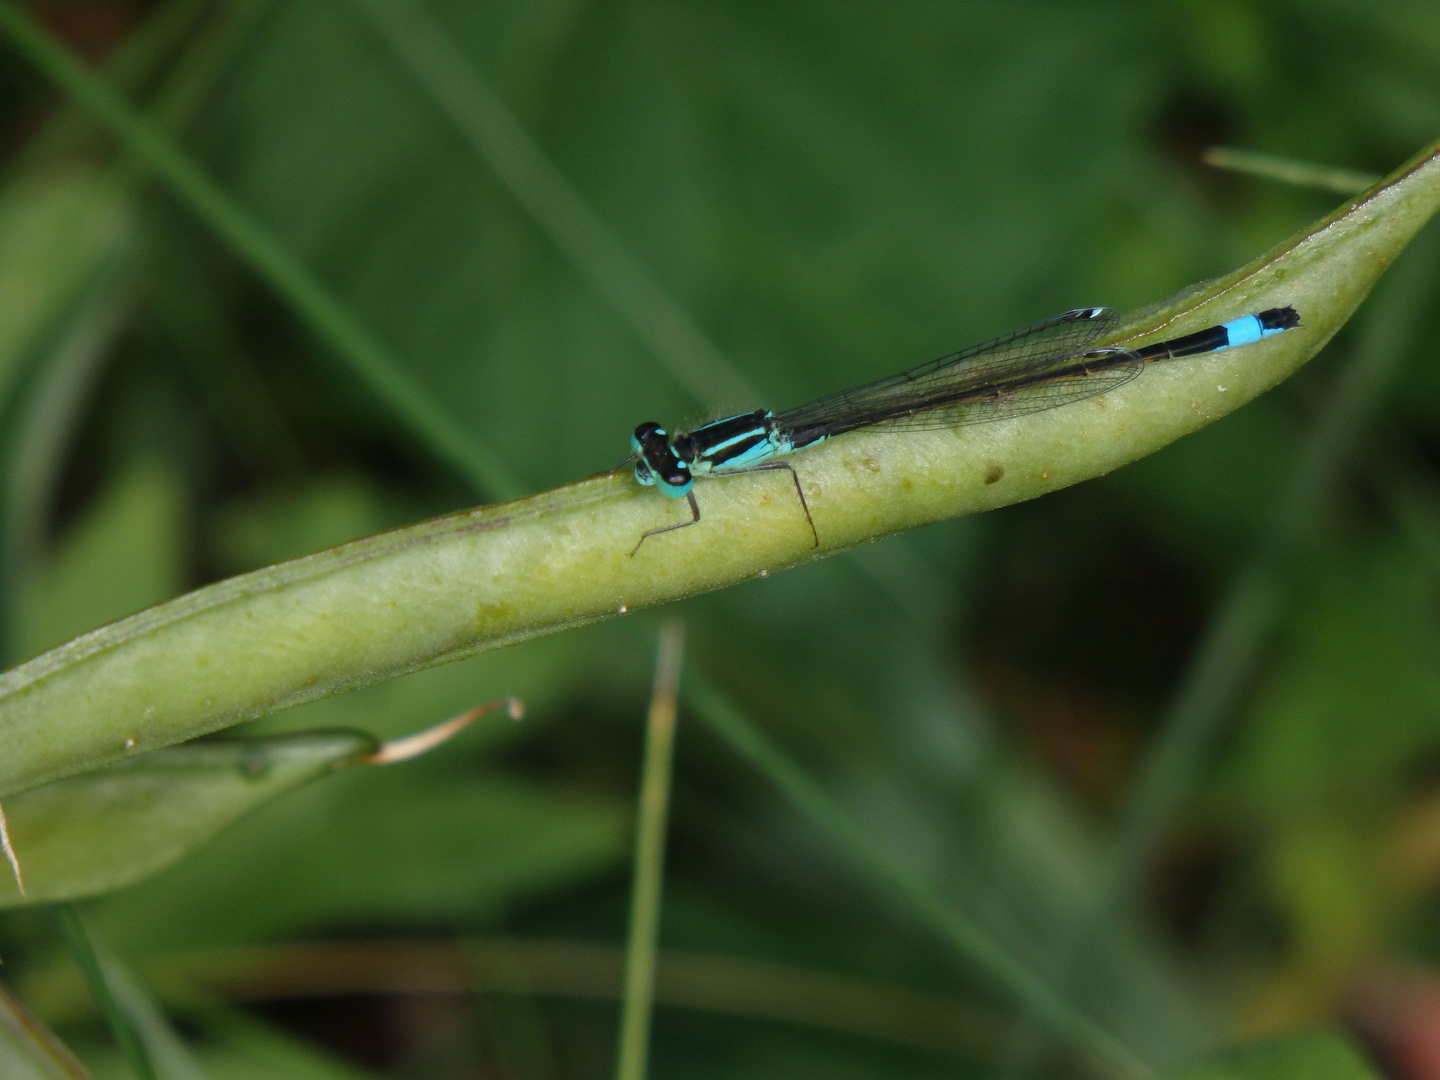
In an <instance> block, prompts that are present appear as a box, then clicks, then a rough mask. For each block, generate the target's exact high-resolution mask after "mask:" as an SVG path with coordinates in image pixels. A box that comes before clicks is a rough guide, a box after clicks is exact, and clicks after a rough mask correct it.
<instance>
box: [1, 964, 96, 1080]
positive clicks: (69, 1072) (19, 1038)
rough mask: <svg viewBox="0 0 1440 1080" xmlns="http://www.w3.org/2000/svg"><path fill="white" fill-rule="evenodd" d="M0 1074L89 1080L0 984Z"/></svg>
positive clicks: (25, 1079)
mask: <svg viewBox="0 0 1440 1080" xmlns="http://www.w3.org/2000/svg"><path fill="white" fill-rule="evenodd" d="M0 1075H3V1076H4V1077H5V1080H90V1074H89V1073H88V1072H86V1071H85V1069H84V1067H83V1066H82V1065H81V1064H80V1063H79V1062H78V1061H76V1060H75V1058H74V1056H73V1055H72V1054H71V1053H70V1051H69V1050H68V1049H66V1048H65V1045H64V1044H63V1043H62V1042H61V1041H60V1040H59V1039H57V1038H56V1037H55V1036H54V1035H53V1034H52V1033H51V1032H50V1030H49V1029H48V1028H47V1027H46V1026H45V1025H44V1024H42V1023H41V1022H40V1021H39V1020H37V1019H36V1018H35V1017H34V1016H32V1015H30V1013H29V1011H28V1010H27V1009H26V1008H25V1006H23V1005H21V1004H20V1002H19V1001H17V1000H16V999H15V997H14V996H13V995H11V993H10V991H9V990H7V989H6V988H5V986H4V985H3V984H0Z"/></svg>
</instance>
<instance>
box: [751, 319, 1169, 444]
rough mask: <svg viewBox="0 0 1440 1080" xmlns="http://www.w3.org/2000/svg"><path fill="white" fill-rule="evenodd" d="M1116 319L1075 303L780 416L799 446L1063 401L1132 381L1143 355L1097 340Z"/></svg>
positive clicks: (979, 419) (999, 415)
mask: <svg viewBox="0 0 1440 1080" xmlns="http://www.w3.org/2000/svg"><path fill="white" fill-rule="evenodd" d="M1118 321H1119V316H1118V315H1117V313H1116V312H1115V311H1113V310H1112V309H1110V308H1079V309H1076V310H1075V311H1067V312H1065V313H1064V314H1062V315H1056V316H1055V317H1054V318H1050V319H1045V320H1044V321H1043V322H1038V323H1035V324H1034V325H1033V326H1027V327H1025V328H1023V329H1021V330H1016V331H1014V332H1013V333H1010V334H1006V335H1005V336H1004V337H999V338H996V339H995V340H994V341H987V342H985V343H983V344H981V345H976V346H974V347H973V348H970V349H966V350H965V351H964V352H959V353H953V354H951V355H949V356H942V357H940V358H939V359H938V360H932V361H930V363H928V364H922V365H920V366H919V367H916V368H911V369H910V370H909V371H902V372H901V373H900V374H898V375H891V376H889V377H888V378H884V379H880V380H878V381H876V382H873V383H869V384H867V385H865V386H858V387H855V388H853V389H850V390H842V391H840V392H839V393H836V394H829V395H827V396H825V397H823V398H819V399H818V400H816V401H812V402H809V403H808V404H805V405H801V406H799V407H798V408H795V409H791V410H789V411H787V412H783V413H778V414H776V416H775V422H776V425H777V427H778V428H779V429H780V430H781V431H784V432H786V433H787V434H789V435H790V436H791V437H792V438H793V439H794V440H795V445H796V446H804V445H807V444H809V443H811V442H813V441H815V440H816V439H819V438H823V437H825V436H828V435H838V434H840V433H842V432H845V431H853V430H854V429H856V428H860V427H871V426H877V425H884V426H888V427H903V428H908V429H911V430H914V429H917V428H947V427H955V426H957V425H960V424H977V423H984V422H986V421H990V420H1001V419H1004V418H1006V417H1011V416H1020V415H1023V414H1025V413H1032V412H1041V411H1044V410H1046V409H1053V408H1057V407H1058V406H1061V405H1065V404H1068V403H1070V402H1072V401H1081V400H1083V399H1085V398H1088V397H1094V396H1096V395H1097V394H1103V393H1106V392H1107V391H1110V390H1113V389H1115V388H1116V387H1118V386H1122V385H1124V384H1125V383H1127V382H1129V381H1130V380H1131V379H1133V378H1134V377H1135V376H1136V375H1138V374H1139V373H1140V371H1141V369H1142V368H1143V367H1144V361H1143V360H1142V359H1141V358H1140V357H1139V356H1138V355H1136V354H1135V353H1132V352H1130V351H1128V350H1125V349H1114V348H1094V349H1092V348H1091V346H1093V344H1094V343H1095V342H1096V341H1099V340H1100V339H1102V338H1103V337H1104V336H1105V335H1106V334H1107V333H1109V332H1110V331H1111V330H1112V329H1113V328H1114V327H1115V325H1116V323H1117V322H1118Z"/></svg>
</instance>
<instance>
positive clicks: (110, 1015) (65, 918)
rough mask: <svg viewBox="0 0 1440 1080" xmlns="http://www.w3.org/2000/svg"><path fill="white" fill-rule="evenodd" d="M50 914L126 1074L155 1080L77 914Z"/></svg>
mask: <svg viewBox="0 0 1440 1080" xmlns="http://www.w3.org/2000/svg"><path fill="white" fill-rule="evenodd" d="M50 910H51V911H53V912H54V913H55V920H56V922H58V923H59V924H60V933H61V935H62V936H63V937H64V938H65V944H66V945H67V946H68V947H69V949H70V955H71V956H72V957H73V958H74V960H75V963H76V964H77V965H78V966H79V968H80V970H81V971H82V972H84V974H85V980H86V982H88V983H89V984H90V992H91V993H92V994H93V995H94V996H95V1003H96V1004H97V1005H99V1006H100V1011H101V1012H102V1013H103V1014H104V1016H105V1021H106V1023H107V1024H109V1026H110V1031H111V1033H112V1034H113V1035H114V1036H115V1041H116V1042H117V1043H119V1044H120V1050H121V1053H123V1054H124V1055H125V1060H126V1061H128V1062H129V1063H130V1071H131V1072H133V1073H134V1074H135V1080H158V1078H157V1076H156V1074H155V1069H154V1067H153V1066H152V1065H151V1063H150V1056H149V1055H148V1054H147V1053H146V1052H145V1046H144V1044H143V1043H142V1042H141V1040H140V1035H139V1033H138V1032H137V1031H136V1030H135V1028H134V1026H133V1025H132V1024H131V1023H130V1018H129V1017H128V1016H127V1015H126V1014H125V1010H123V1009H122V1008H121V1007H120V1003H119V1000H118V998H117V996H116V994H115V992H114V989H113V988H112V987H111V985H110V980H109V979H107V978H106V976H105V970H104V968H103V966H102V965H101V963H100V957H99V955H98V954H97V953H96V952H95V945H94V943H93V942H92V941H91V940H90V935H89V933H88V932H87V931H86V929H85V924H84V922H83V921H82V920H81V918H80V913H79V911H77V910H76V909H75V905H74V904H55V905H53V906H52V907H51V909H50Z"/></svg>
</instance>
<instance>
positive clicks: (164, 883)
mask: <svg viewBox="0 0 1440 1080" xmlns="http://www.w3.org/2000/svg"><path fill="white" fill-rule="evenodd" d="M452 769H453V766H452V765H451V764H450V763H449V762H447V761H441V760H440V759H439V758H438V757H432V758H428V759H425V760H422V761H419V762H414V763H407V764H402V765H397V766H394V767H392V768H386V769H355V770H346V771H344V772H341V773H339V774H338V775H336V776H334V777H333V778H331V779H330V780H328V781H327V782H326V783H324V784H317V785H313V786H312V787H310V788H307V789H304V790H302V791H298V792H296V793H295V794H293V795H291V796H290V797H289V798H287V799H284V800H281V801H279V802H276V803H273V804H271V805H269V806H266V807H261V808H260V809H258V810H257V811H256V812H255V813H253V814H251V815H249V816H248V817H246V818H245V819H244V820H242V821H239V822H237V823H236V825H235V826H234V827H233V828H230V829H227V830H226V831H225V832H223V833H222V834H220V835H219V836H217V837H216V838H215V839H214V840H213V841H212V842H211V843H209V844H208V845H206V846H205V847H204V848H202V849H200V850H199V851H197V852H195V853H194V854H193V855H192V856H191V857H190V858H188V859H186V860H185V861H184V862H182V863H180V864H179V865H177V866H175V867H173V868H171V869H170V870H169V871H167V872H166V873H164V874H160V875H157V876H156V877H154V878H151V879H150V880H149V881H146V882H143V883H141V884H139V885H137V886H136V887H134V888H132V889H129V890H126V891H125V892H124V893H120V894H116V895H113V896H110V897H107V898H105V899H104V900H102V901H99V902H97V903H96V904H95V905H94V907H93V909H92V910H93V920H94V923H95V925H96V927H97V929H99V930H100V931H103V934H104V938H105V940H106V941H108V942H110V943H112V944H113V946H114V947H115V948H117V949H120V950H123V951H124V952H126V953H129V952H133V951H155V950H171V949H186V948H203V947H206V946H210V945H230V944H235V943H237V942H243V941H253V940H257V939H261V940H264V939H273V938H276V937H278V936H282V935H285V934H293V933H300V932H306V931H314V930H316V929H317V928H323V927H335V928H343V927H352V926H366V925H370V924H371V923H372V922H373V921H374V920H375V919H386V920H395V921H399V922H402V923H407V924H414V923H417V922H418V923H422V924H429V923H434V922H437V921H438V922H441V923H443V924H447V925H449V924H455V923H460V922H462V920H463V921H473V920H475V919H483V918H486V917H494V915H495V914H497V913H500V912H504V911H506V910H509V909H510V908H511V907H513V906H514V905H517V904H519V903H521V902H522V901H524V900H526V899H528V898H530V897H533V896H536V895H543V894H545V893H546V892H549V891H550V890H553V889H556V888H559V887H561V886H564V885H568V884H573V883H576V882H579V881H585V880H589V879H591V878H593V876H594V875H596V874H597V873H601V872H604V871H608V870H610V869H611V868H612V867H615V866H617V865H619V864H620V862H621V860H622V859H623V857H624V854H625V851H626V849H627V844H628V840H629V832H628V824H629V812H628V808H627V807H626V806H625V805H624V804H623V803H616V802H612V801H611V800H608V799H601V798H596V797H593V796H586V795H581V794H575V793H571V792H566V791H564V790H563V789H560V790H556V789H554V788H552V787H550V786H547V785H541V784H537V783H534V782H530V781H524V780H518V779H515V778H513V777H508V776H505V775H503V774H496V773H493V772H481V773H478V774H476V773H472V772H468V771H466V772H461V773H460V774H459V775H458V776H457V775H455V773H454V772H453V771H452ZM6 806H7V807H8V806H9V800H7V801H6ZM220 912H224V916H223V917H217V914H218V913H220Z"/></svg>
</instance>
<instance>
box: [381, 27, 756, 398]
mask: <svg viewBox="0 0 1440 1080" xmlns="http://www.w3.org/2000/svg"><path fill="white" fill-rule="evenodd" d="M357 6H358V7H359V8H360V10H362V11H363V12H365V13H366V14H367V15H368V16H369V17H370V19H371V20H372V21H373V22H374V24H375V25H376V27H377V28H378V29H379V30H380V32H381V34H382V35H383V36H384V37H385V40H386V41H387V42H389V44H390V46H391V48H393V49H394V50H395V52H396V54H397V55H398V56H399V57H400V59H401V61H402V62H403V63H404V64H405V67H406V69H407V70H408V71H409V72H410V74H411V75H412V76H414V77H415V78H416V79H417V80H419V82H420V83H421V84H422V85H423V86H424V87H425V89H426V90H427V91H429V93H430V95H431V97H432V98H433V99H434V101H435V103H436V104H437V105H438V106H439V107H440V109H441V110H442V111H443V112H444V113H445V115H446V116H447V117H448V118H449V119H450V121H451V123H453V124H454V125H455V127H456V128H457V129H458V130H459V131H460V133H461V134H462V135H463V136H464V137H465V139H466V141H467V142H469V143H470V145H471V146H472V147H474V149H475V152H476V153H477V154H478V155H479V157H480V158H481V160H483V161H484V162H485V163H486V164H487V165H488V166H489V167H490V169H491V170H492V171H493V172H494V173H495V175H496V176H497V177H499V178H500V181H501V183H503V184H504V185H505V187H506V188H507V189H508V190H509V191H510V193H511V195H513V196H514V197H515V199H516V201H517V202H519V203H520V205H521V206H523V207H524V208H525V209H526V211H528V212H529V214H530V216H531V218H532V219H533V220H534V221H535V223H536V224H537V225H539V226H540V228H541V229H542V230H543V231H544V232H545V234H546V235H547V236H548V237H549V238H550V242H551V243H553V244H554V245H555V247H556V248H558V249H559V250H560V252H561V253H562V254H563V255H564V256H565V257H566V258H567V259H568V260H569V261H570V263H571V265H572V266H574V267H575V269H576V270H577V271H578V272H579V273H580V274H581V276H583V277H584V279H585V280H586V282H587V283H588V284H589V285H590V287H591V288H592V289H594V290H595V292H596V294H597V295H599V296H600V297H602V298H603V299H604V300H605V301H606V302H607V303H608V304H609V305H610V307H611V309H612V310H613V311H614V312H615V313H616V314H617V315H619V317H620V318H621V319H622V320H623V321H624V322H625V323H627V324H628V325H629V327H630V329H631V330H632V331H633V332H634V333H635V334H636V336H638V337H639V338H640V340H641V341H643V342H645V343H646V344H647V345H648V346H649V347H650V349H651V351H652V352H653V353H654V354H655V356H657V357H658V358H659V359H660V361H661V363H662V364H664V366H665V367H666V368H667V369H668V370H669V371H670V373H671V374H672V375H673V376H674V377H675V378H676V379H677V380H678V381H679V382H680V384H681V385H682V386H684V387H685V389H686V390H688V391H689V392H690V394H691V395H692V396H693V397H694V398H695V400H697V401H702V402H705V403H706V404H707V405H709V406H710V407H712V408H723V407H728V406H733V405H734V404H735V403H736V402H756V401H759V400H760V395H759V393H758V392H757V391H756V390H755V388H754V387H753V386H751V385H750V383H749V382H748V381H747V380H746V379H745V377H744V376H743V375H741V374H740V372H739V371H737V370H736V368H735V366H734V365H733V364H731V363H730V361H729V360H728V359H726V357H725V355H724V354H723V353H722V352H721V351H720V349H719V347H718V346H717V345H716V344H715V343H714V342H713V341H711V340H710V338H709V336H708V335H706V334H705V332H704V331H703V330H701V329H700V327H699V326H698V325H696V323H695V320H694V319H692V318H691V317H690V315H689V313H688V312H686V311H685V309H684V308H683V307H682V306H681V305H680V304H679V303H678V302H677V301H676V300H675V298H674V296H673V295H671V293H670V291H669V290H668V289H667V288H666V287H665V286H664V285H662V284H661V283H660V280H659V279H658V278H657V277H656V276H655V274H653V273H652V272H651V271H650V269H649V268H648V267H647V266H645V264H644V263H642V262H641V261H640V260H639V259H638V258H636V257H635V256H634V255H633V254H632V253H631V251H630V250H629V248H628V247H626V245H625V244H624V243H623V242H622V241H621V240H620V238H619V237H618V236H617V235H615V233H614V231H613V230H612V229H611V228H610V226H609V225H607V224H606V223H605V222H604V221H603V220H602V219H601V218H600V216H599V215H598V214H597V213H595V211H594V210H593V209H591V208H590V206H589V204H588V203H586V201H585V200H584V199H583V198H582V197H581V195H580V193H579V192H577V191H576V190H575V188H574V187H573V186H571V184H570V182H569V181H568V180H566V179H565V177H564V175H562V174H561V172H560V170H559V169H557V168H556V167H555V165H554V164H553V163H552V162H551V161H550V159H549V158H548V157H547V156H546V154H545V152H544V150H542V149H541V147H540V146H539V144H538V143H536V142H535V140H534V139H532V138H531V137H530V134H529V133H528V132H527V131H526V130H525V129H524V127H523V126H522V125H521V124H520V121H519V120H518V119H516V117H515V115H514V114H513V113H512V112H511V111H510V109H509V108H508V107H507V106H506V105H505V103H504V101H502V100H501V98H500V95H499V94H497V93H496V92H495V90H494V88H492V87H491V86H490V85H489V84H488V83H486V81H485V80H484V78H483V77H482V76H481V75H480V73H479V72H478V71H476V70H475V67H474V65H473V64H471V63H470V61H469V60H468V59H467V58H466V56H465V55H464V54H463V53H462V52H461V51H460V50H459V49H457V48H456V47H455V46H454V44H452V43H451V41H450V40H449V38H447V37H446V36H445V33H444V31H443V30H441V28H440V27H439V26H438V25H437V24H436V23H435V21H434V20H433V19H431V18H430V17H429V16H428V15H427V14H426V13H425V12H424V11H423V10H422V9H421V8H420V7H419V6H418V5H416V4H415V3H413V2H412V0H357Z"/></svg>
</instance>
